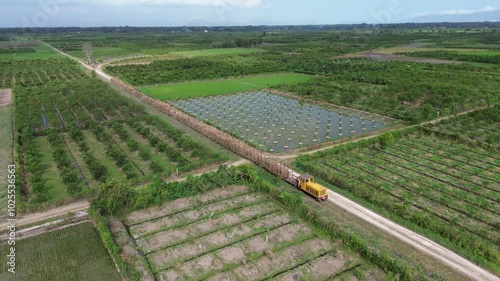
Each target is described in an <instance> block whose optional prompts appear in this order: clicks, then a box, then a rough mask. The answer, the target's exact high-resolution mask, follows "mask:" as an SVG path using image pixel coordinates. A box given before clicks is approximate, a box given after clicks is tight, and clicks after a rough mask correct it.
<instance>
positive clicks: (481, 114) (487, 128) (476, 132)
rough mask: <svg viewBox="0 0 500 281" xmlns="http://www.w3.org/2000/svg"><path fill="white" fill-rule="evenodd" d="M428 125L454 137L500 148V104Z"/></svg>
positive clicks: (495, 148)
mask: <svg viewBox="0 0 500 281" xmlns="http://www.w3.org/2000/svg"><path fill="white" fill-rule="evenodd" d="M426 127H427V128H429V129H431V130H433V131H436V132H439V133H443V134H446V135H449V136H450V137H452V138H459V139H465V140H468V141H470V142H472V143H476V144H479V145H482V144H483V145H486V146H488V147H491V148H493V149H494V150H496V151H498V150H499V149H500V106H499V105H496V106H493V107H490V108H486V109H483V110H477V111H474V112H471V113H469V114H466V115H461V116H456V117H453V118H450V119H446V120H443V121H441V122H438V123H437V124H428V125H426Z"/></svg>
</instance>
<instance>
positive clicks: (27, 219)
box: [0, 159, 251, 230]
mask: <svg viewBox="0 0 500 281" xmlns="http://www.w3.org/2000/svg"><path fill="white" fill-rule="evenodd" d="M250 163H251V162H250V161H248V160H246V159H240V160H238V161H236V162H233V163H228V164H227V166H228V167H233V166H241V165H244V164H250ZM215 171H217V169H212V170H207V171H203V172H198V173H197V174H194V175H192V176H194V177H198V176H201V175H203V174H204V173H209V172H215ZM186 180H187V178H180V179H172V180H167V182H172V181H179V182H183V181H186ZM89 206H90V204H89V202H88V201H79V202H75V203H71V204H68V205H64V206H61V207H57V208H54V209H51V210H48V211H45V212H40V213H33V214H27V215H25V216H23V217H21V218H18V219H17V221H16V227H20V226H23V225H29V224H35V223H37V222H41V221H45V220H49V219H52V218H57V217H61V216H64V215H66V214H68V213H69V212H71V213H76V212H79V211H85V210H87V209H88V208H89ZM8 225H9V222H6V223H2V224H0V230H4V229H6V228H7V227H8Z"/></svg>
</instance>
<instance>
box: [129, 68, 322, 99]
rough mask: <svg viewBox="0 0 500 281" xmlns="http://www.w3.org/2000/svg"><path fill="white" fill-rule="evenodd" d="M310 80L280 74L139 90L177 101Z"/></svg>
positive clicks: (293, 75) (307, 76)
mask: <svg viewBox="0 0 500 281" xmlns="http://www.w3.org/2000/svg"><path fill="white" fill-rule="evenodd" d="M311 78H312V77H311V76H309V75H305V74H297V73H282V74H273V75H263V76H253V77H245V78H237V79H224V80H214V81H201V82H193V83H182V84H168V85H159V86H151V87H143V88H139V90H140V91H142V92H144V93H146V94H147V95H149V96H150V97H152V98H155V99H159V100H177V99H186V98H194V97H203V96H213V95H219V94H230V93H237V92H244V91H255V90H260V89H263V88H267V87H270V86H276V85H282V84H287V85H290V84H298V83H302V82H306V81H309V80H310V79H311Z"/></svg>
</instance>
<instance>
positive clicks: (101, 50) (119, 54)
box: [67, 47, 144, 63]
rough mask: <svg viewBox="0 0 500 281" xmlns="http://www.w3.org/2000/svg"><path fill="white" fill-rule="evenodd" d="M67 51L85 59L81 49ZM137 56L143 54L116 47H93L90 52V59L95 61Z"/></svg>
mask: <svg viewBox="0 0 500 281" xmlns="http://www.w3.org/2000/svg"><path fill="white" fill-rule="evenodd" d="M67 53H68V54H70V55H73V56H75V57H78V58H80V59H83V60H85V59H86V57H85V54H84V53H83V51H81V50H78V51H68V52H67ZM138 56H144V54H143V53H141V52H137V51H132V50H128V49H125V48H117V47H94V48H93V52H92V60H93V62H95V63H99V62H105V61H110V60H116V59H126V58H132V57H138Z"/></svg>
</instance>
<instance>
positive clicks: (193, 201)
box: [125, 186, 248, 225]
mask: <svg viewBox="0 0 500 281" xmlns="http://www.w3.org/2000/svg"><path fill="white" fill-rule="evenodd" d="M247 191H248V187H246V186H237V187H234V188H225V189H217V190H213V191H209V192H207V193H204V194H201V195H197V196H193V197H189V198H181V199H178V200H175V201H172V202H168V203H166V204H163V205H162V206H160V207H151V208H147V209H145V210H140V211H136V212H133V213H131V214H130V215H129V216H128V217H127V218H126V220H125V224H127V225H136V224H139V223H142V222H144V221H149V220H153V219H157V218H161V217H165V216H168V215H169V214H173V213H176V212H178V211H181V210H187V209H191V208H194V207H196V206H197V205H199V204H207V203H209V202H211V201H214V200H218V199H219V200H220V199H222V198H228V197H232V196H233V195H234V194H237V193H243V192H247Z"/></svg>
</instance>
